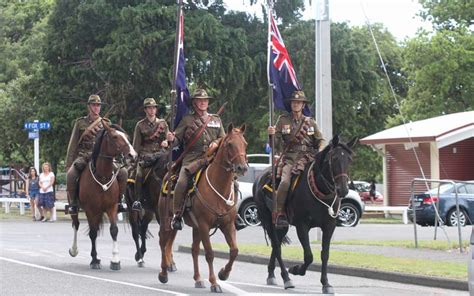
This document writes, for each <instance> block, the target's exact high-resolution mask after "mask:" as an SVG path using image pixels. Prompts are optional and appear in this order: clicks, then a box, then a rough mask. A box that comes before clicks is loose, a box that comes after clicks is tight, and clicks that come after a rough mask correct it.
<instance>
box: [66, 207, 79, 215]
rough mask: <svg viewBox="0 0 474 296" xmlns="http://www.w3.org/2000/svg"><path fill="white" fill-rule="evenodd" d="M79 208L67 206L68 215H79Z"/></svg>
mask: <svg viewBox="0 0 474 296" xmlns="http://www.w3.org/2000/svg"><path fill="white" fill-rule="evenodd" d="M78 212H79V211H78V208H77V206H66V213H67V214H69V215H71V216H72V215H77V213H78Z"/></svg>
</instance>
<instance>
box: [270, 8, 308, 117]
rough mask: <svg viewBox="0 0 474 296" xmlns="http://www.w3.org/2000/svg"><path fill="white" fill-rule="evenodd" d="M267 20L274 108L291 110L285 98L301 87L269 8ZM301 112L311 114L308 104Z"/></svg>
mask: <svg viewBox="0 0 474 296" xmlns="http://www.w3.org/2000/svg"><path fill="white" fill-rule="evenodd" d="M269 22H270V29H269V30H270V32H268V34H269V50H268V54H269V57H268V82H269V83H270V84H271V85H272V86H273V103H274V104H275V108H277V109H280V110H286V111H288V112H291V106H290V104H288V103H286V104H285V102H287V101H285V100H287V99H289V98H290V97H291V94H292V93H293V92H294V91H296V90H301V87H300V85H299V83H298V79H296V73H295V69H294V68H293V64H292V63H291V59H290V55H289V54H288V51H287V50H286V47H285V44H284V43H283V39H282V38H281V35H280V31H279V30H278V27H277V25H276V23H275V19H274V18H273V13H272V11H271V10H270V12H269ZM303 114H304V115H306V116H309V115H311V112H310V110H309V107H308V105H306V106H305V107H304V109H303Z"/></svg>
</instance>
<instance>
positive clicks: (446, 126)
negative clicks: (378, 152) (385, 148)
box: [360, 111, 474, 148]
mask: <svg viewBox="0 0 474 296" xmlns="http://www.w3.org/2000/svg"><path fill="white" fill-rule="evenodd" d="M471 137H474V111H468V112H459V113H453V114H448V115H442V116H438V117H433V118H429V119H424V120H419V121H415V122H409V123H406V124H402V125H399V126H396V127H392V128H389V129H386V130H383V131H381V132H378V133H376V134H373V135H370V136H368V137H365V138H363V139H362V140H360V142H361V143H362V144H366V145H377V144H378V145H380V144H382V145H383V144H394V143H409V142H414V143H419V142H437V146H438V148H441V147H444V146H447V145H450V144H451V143H454V142H458V141H461V140H464V139H467V138H471ZM410 138H411V141H410Z"/></svg>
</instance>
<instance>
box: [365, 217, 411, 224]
mask: <svg viewBox="0 0 474 296" xmlns="http://www.w3.org/2000/svg"><path fill="white" fill-rule="evenodd" d="M360 223H361V224H403V221H402V219H401V218H362V219H360Z"/></svg>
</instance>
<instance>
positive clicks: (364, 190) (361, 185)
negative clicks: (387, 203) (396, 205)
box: [353, 181, 383, 202]
mask: <svg viewBox="0 0 474 296" xmlns="http://www.w3.org/2000/svg"><path fill="white" fill-rule="evenodd" d="M353 182H354V187H355V191H357V192H358V193H359V196H360V198H361V199H362V201H364V202H366V201H371V200H370V183H369V182H365V181H353ZM374 201H375V202H382V201H383V195H382V193H380V192H378V191H375V200H374Z"/></svg>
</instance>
